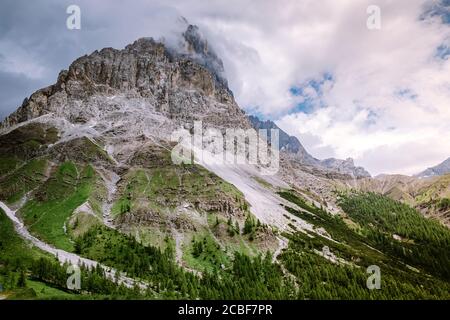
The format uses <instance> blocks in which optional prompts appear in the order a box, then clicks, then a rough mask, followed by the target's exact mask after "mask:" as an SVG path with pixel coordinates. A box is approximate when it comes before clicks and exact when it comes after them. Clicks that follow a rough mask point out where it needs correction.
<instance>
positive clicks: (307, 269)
mask: <svg viewBox="0 0 450 320" xmlns="http://www.w3.org/2000/svg"><path fill="white" fill-rule="evenodd" d="M280 195H281V196H282V197H284V198H285V199H287V200H289V201H291V202H293V203H295V204H297V205H298V206H299V207H300V208H302V210H301V211H298V210H294V209H292V208H289V207H287V209H288V210H289V211H290V212H291V213H293V214H295V215H297V216H299V217H300V218H302V219H304V220H306V221H308V222H310V223H312V224H314V225H315V226H316V227H321V228H324V229H325V230H326V231H327V232H328V233H329V234H330V235H331V237H332V238H333V239H334V240H337V241H338V243H336V242H334V241H330V240H328V239H326V238H323V237H319V236H317V235H313V234H305V233H302V232H297V233H296V234H294V235H286V236H287V237H288V238H289V239H290V242H289V248H288V249H287V250H286V251H285V252H284V253H283V254H282V255H281V256H280V260H281V261H282V262H283V264H284V265H285V266H286V268H287V269H288V270H289V271H290V272H291V273H292V274H294V275H295V276H296V277H297V278H298V279H299V281H300V283H302V285H301V287H300V291H299V298H313V299H329V298H340V299H342V298H349V299H355V298H361V299H372V298H379V299H392V298H397V299H413V298H432V299H435V298H445V299H448V298H449V294H448V292H449V291H448V290H449V288H450V284H449V283H448V282H445V281H442V280H440V279H439V278H432V277H429V276H427V275H425V274H422V273H417V271H412V270H411V268H409V267H408V266H407V265H406V264H405V263H404V261H403V260H404V259H403V257H401V256H397V255H393V254H392V252H390V251H389V250H388V251H387V252H386V250H385V249H386V248H383V247H381V246H379V245H377V243H375V242H373V241H372V240H371V239H370V238H368V237H367V236H366V234H365V233H364V225H363V224H362V223H361V221H359V220H358V219H354V216H353V215H351V214H350V217H351V218H352V219H354V220H355V221H356V222H357V223H356V224H355V223H354V222H352V224H351V225H349V224H348V223H346V222H344V220H343V219H341V218H340V217H333V216H331V215H330V214H328V213H326V212H325V211H323V210H321V209H320V208H316V207H314V206H312V205H310V204H308V203H307V202H305V201H304V200H303V199H301V198H300V197H299V196H298V195H297V194H295V192H293V191H285V192H282V193H280ZM385 199H387V201H391V200H390V199H388V198H385ZM368 205H370V203H369V204H368ZM357 208H358V207H357V206H355V208H354V209H355V210H357ZM344 209H348V208H345V207H344ZM347 211H349V210H346V212H347ZM376 212H377V209H376V207H374V214H375V213H376ZM311 213H312V214H311ZM361 219H363V218H361ZM364 219H366V217H364ZM346 220H348V218H346ZM367 220H368V219H366V221H367ZM392 224H393V225H396V222H392ZM397 224H398V222H397ZM324 246H328V247H329V248H330V250H331V252H332V253H333V254H335V255H336V256H337V257H338V258H342V259H344V260H345V261H347V262H348V263H349V264H347V265H345V264H344V265H343V264H340V265H337V264H333V263H331V262H330V261H328V260H325V259H324V258H323V257H320V256H318V255H317V254H316V252H317V251H319V252H321V251H322V249H323V247H324ZM373 247H376V248H377V249H379V250H377V249H374V248H373ZM380 250H381V251H380ZM370 265H378V266H379V267H380V268H381V271H382V288H383V289H384V290H375V291H371V290H367V288H366V283H365V281H366V279H367V276H368V275H367V274H366V273H365V269H366V268H367V267H368V266H370Z"/></svg>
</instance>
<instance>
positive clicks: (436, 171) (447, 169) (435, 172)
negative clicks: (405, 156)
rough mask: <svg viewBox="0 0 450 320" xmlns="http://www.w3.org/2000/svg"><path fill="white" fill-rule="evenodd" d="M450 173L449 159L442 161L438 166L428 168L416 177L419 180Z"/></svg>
mask: <svg viewBox="0 0 450 320" xmlns="http://www.w3.org/2000/svg"><path fill="white" fill-rule="evenodd" d="M448 173H450V158H448V159H447V160H444V161H443V162H441V163H440V164H438V165H436V166H434V167H431V168H428V169H426V170H424V171H422V172H420V173H418V174H417V175H416V177H419V178H426V177H433V176H442V175H445V174H448Z"/></svg>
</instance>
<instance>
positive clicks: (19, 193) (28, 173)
mask: <svg viewBox="0 0 450 320" xmlns="http://www.w3.org/2000/svg"><path fill="white" fill-rule="evenodd" d="M2 166H4V164H2ZM47 166H48V161H47V160H46V159H42V158H36V159H32V160H30V161H28V162H26V163H25V164H23V165H22V166H20V167H19V168H17V169H16V170H14V171H12V172H11V173H10V174H8V175H6V176H4V177H2V178H1V179H0V190H1V191H0V199H4V200H5V201H6V202H7V203H14V202H16V201H19V200H20V199H21V198H22V197H23V196H24V195H25V194H26V193H27V192H28V191H30V190H33V189H34V188H36V187H37V186H38V185H39V184H40V183H41V182H42V181H43V180H44V179H45V170H46V169H47Z"/></svg>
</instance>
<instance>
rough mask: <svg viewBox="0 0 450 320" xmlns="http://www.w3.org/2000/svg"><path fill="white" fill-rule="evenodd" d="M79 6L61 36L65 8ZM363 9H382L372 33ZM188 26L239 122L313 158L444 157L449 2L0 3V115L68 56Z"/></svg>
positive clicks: (388, 161) (449, 83) (401, 168)
mask: <svg viewBox="0 0 450 320" xmlns="http://www.w3.org/2000/svg"><path fill="white" fill-rule="evenodd" d="M71 4H76V5H78V6H79V7H80V9H81V29H80V30H68V29H67V28H66V19H67V17H68V14H67V13H66V9H67V7H68V6H69V5H71ZM369 5H376V6H378V7H379V8H380V17H381V20H380V26H381V28H380V29H369V28H368V27H367V20H368V19H369V20H370V21H372V22H373V20H372V18H373V17H374V16H373V15H372V13H373V12H372V11H371V12H369V13H368V12H367V8H368V6H369ZM180 16H184V17H185V18H186V19H188V20H189V22H191V23H193V24H197V25H198V26H199V27H200V28H201V30H202V32H203V33H204V34H205V35H206V36H207V37H208V39H209V41H210V42H211V44H212V45H213V46H214V48H215V49H216V51H217V52H218V53H219V55H220V56H221V57H222V59H223V60H224V64H225V69H226V74H227V77H228V80H229V84H230V87H231V89H232V90H233V92H234V94H235V97H236V100H237V102H238V103H239V105H240V106H241V107H242V108H243V109H245V110H246V111H247V112H248V113H252V114H257V115H258V116H260V117H262V118H265V119H273V120H275V121H276V123H277V124H278V125H279V126H280V127H281V128H282V129H284V130H285V131H287V132H288V133H290V134H292V135H295V136H297V137H298V138H299V139H300V141H301V142H302V143H303V145H304V146H305V147H306V149H307V150H308V151H309V152H310V153H311V154H312V155H314V156H315V157H318V158H327V157H338V158H347V157H353V158H354V159H355V162H356V164H358V165H362V166H364V167H366V168H367V169H368V170H369V171H370V172H371V173H372V174H378V173H382V172H385V173H404V174H413V173H416V172H418V171H421V170H422V169H424V168H426V167H428V166H432V165H435V164H437V163H439V162H441V161H443V160H444V159H446V158H448V157H450V59H449V57H450V0H439V1H429V0H428V1H425V0H395V1H393V0H370V1H366V0H351V1H350V0H340V1H336V0H320V1H317V0H281V1H274V0H272V1H264V0H253V1H250V0H236V1H233V0H231V1H230V0H226V1H225V0H223V1H214V0H210V1H200V0H198V1H197V0H183V1H181V0H180V1H162V0H161V1H150V0H148V1H144V0H136V1H133V2H132V3H131V2H130V3H126V4H125V2H123V1H119V0H112V1H95V2H94V1H87V0H86V1H75V0H71V1H61V0H59V1H56V0H54V1H51V0H48V1H44V0H41V1H33V2H31V1H25V0H19V1H18V0H14V1H12V0H11V1H10V0H2V1H1V3H0V118H3V117H5V116H6V115H7V114H9V113H10V112H12V111H13V110H15V109H16V108H17V106H18V105H19V104H20V103H21V102H22V100H23V99H24V98H25V97H26V96H29V95H30V94H31V93H32V92H34V91H35V90H37V89H39V88H41V87H44V86H47V85H50V84H52V83H54V81H55V79H56V77H57V74H58V73H59V71H60V70H61V69H65V68H67V67H68V66H69V65H70V62H71V61H72V60H74V59H75V58H77V57H79V56H81V55H84V54H87V53H90V52H92V51H94V50H96V49H101V48H103V47H115V48H123V47H124V46H125V45H126V44H128V43H130V42H132V41H134V40H135V39H137V38H139V37H143V36H152V37H155V38H160V37H164V38H165V39H171V37H173V36H174V35H175V34H176V33H177V32H180V29H179V28H180V24H179V23H177V22H176V21H177V18H178V17H180Z"/></svg>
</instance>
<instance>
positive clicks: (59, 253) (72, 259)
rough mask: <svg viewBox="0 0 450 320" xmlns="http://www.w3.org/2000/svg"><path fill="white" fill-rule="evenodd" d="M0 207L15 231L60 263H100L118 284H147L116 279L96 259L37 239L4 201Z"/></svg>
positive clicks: (143, 287) (88, 264)
mask: <svg viewBox="0 0 450 320" xmlns="http://www.w3.org/2000/svg"><path fill="white" fill-rule="evenodd" d="M0 208H1V209H2V210H3V211H4V212H5V213H6V215H7V216H8V218H9V219H11V221H12V222H13V223H14V228H15V229H16V232H17V233H18V234H19V235H20V236H21V237H22V238H24V239H25V240H28V241H30V242H31V243H32V244H33V245H34V246H36V247H37V248H39V249H41V250H42V251H45V252H47V253H49V254H51V255H53V256H55V257H56V258H57V259H58V261H59V262H61V263H66V262H67V263H70V264H72V265H79V266H80V265H84V266H86V267H88V268H95V267H96V266H97V265H100V266H101V267H102V268H103V269H104V270H105V274H106V276H107V277H108V278H109V279H111V280H113V281H116V280H117V283H118V284H124V285H125V286H127V287H129V288H131V287H133V286H134V285H135V283H136V284H138V286H139V287H141V288H142V289H145V288H146V287H147V286H146V284H144V283H141V282H135V280H134V279H131V278H129V277H126V276H125V275H123V274H121V275H120V276H119V277H118V279H116V273H117V271H116V270H114V269H112V268H110V267H107V266H104V265H102V264H99V263H98V262H97V261H94V260H90V259H86V258H83V257H80V256H79V255H76V254H74V253H70V252H67V251H64V250H60V249H56V248H54V247H53V246H51V245H49V244H47V243H45V242H43V241H41V240H39V239H38V238H36V237H35V236H33V235H31V234H30V232H29V231H28V230H27V228H26V227H25V225H24V224H23V222H22V221H20V220H19V219H18V218H17V216H16V211H13V210H11V209H10V208H9V207H8V206H7V205H6V204H5V203H3V202H1V201H0Z"/></svg>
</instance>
